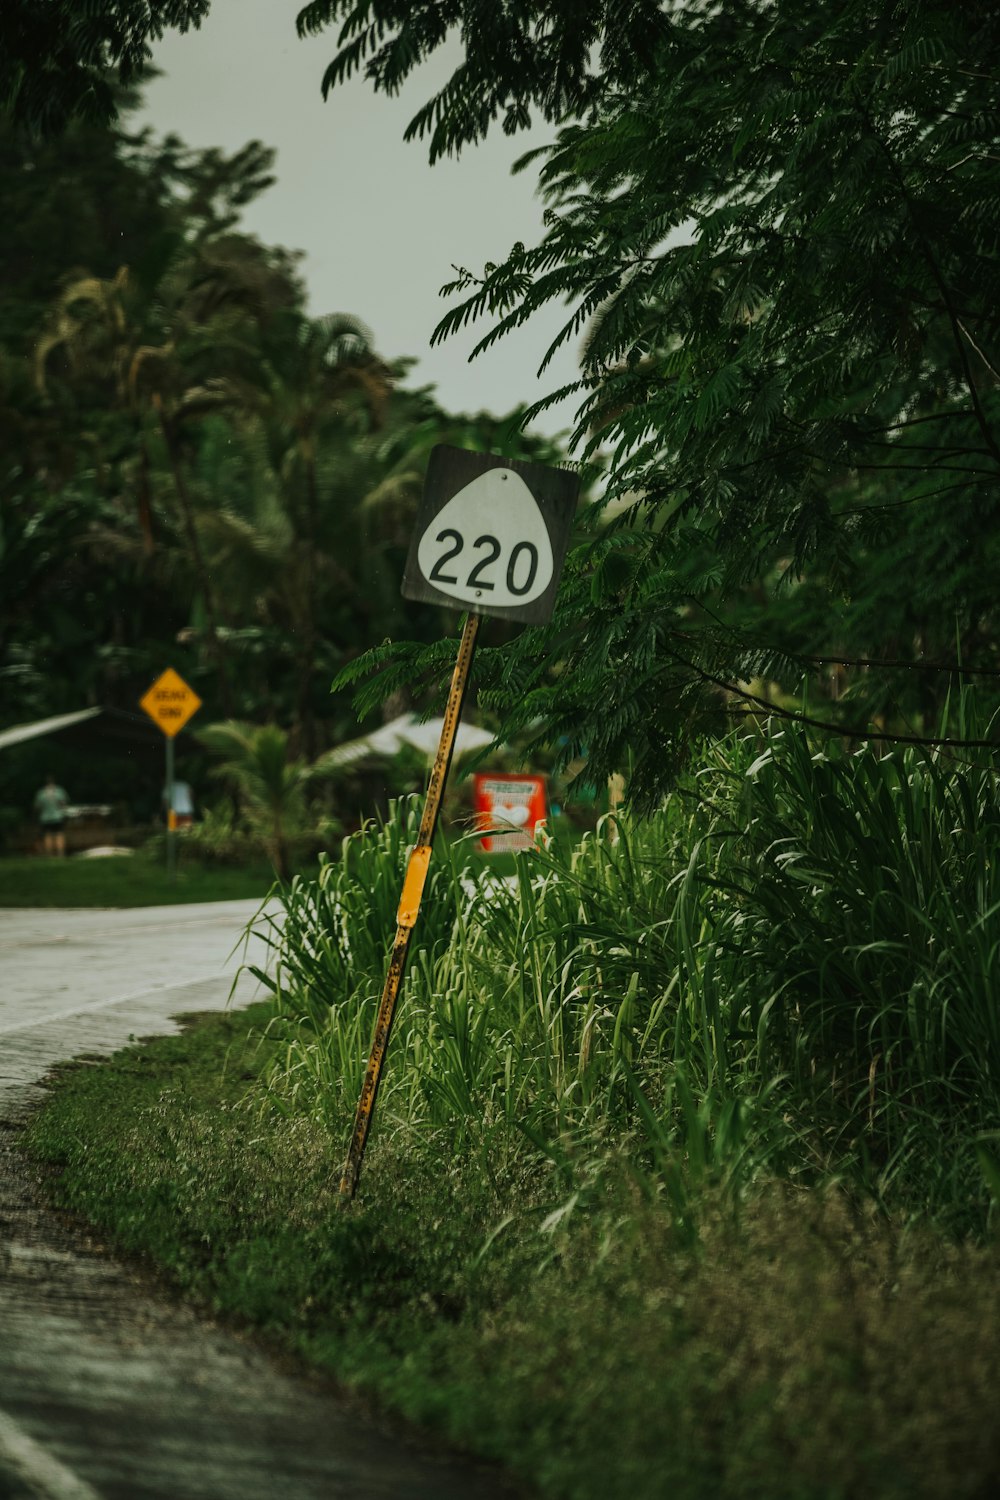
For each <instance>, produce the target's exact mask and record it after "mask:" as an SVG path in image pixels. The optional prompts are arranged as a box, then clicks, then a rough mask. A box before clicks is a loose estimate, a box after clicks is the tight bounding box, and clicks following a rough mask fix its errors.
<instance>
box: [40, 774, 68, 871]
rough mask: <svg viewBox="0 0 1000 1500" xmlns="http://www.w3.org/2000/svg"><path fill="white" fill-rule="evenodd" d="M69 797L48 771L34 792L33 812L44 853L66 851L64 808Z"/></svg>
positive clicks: (63, 853) (66, 806) (61, 853)
mask: <svg viewBox="0 0 1000 1500" xmlns="http://www.w3.org/2000/svg"><path fill="white" fill-rule="evenodd" d="M68 807H69V798H68V797H67V795H66V793H65V792H64V791H63V789H62V787H61V786H58V785H57V784H56V779H55V777H54V776H53V775H52V774H51V773H50V774H49V775H48V776H46V778H45V785H44V786H43V787H42V788H41V790H40V791H38V792H36V793H35V812H36V813H37V814H38V822H39V825H40V827H41V830H42V846H43V848H44V850H45V853H46V854H57V855H59V856H60V857H62V856H63V855H65V853H66V834H65V828H66V809H67V808H68Z"/></svg>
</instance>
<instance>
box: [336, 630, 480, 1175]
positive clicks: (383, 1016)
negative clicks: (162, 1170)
mask: <svg viewBox="0 0 1000 1500" xmlns="http://www.w3.org/2000/svg"><path fill="white" fill-rule="evenodd" d="M478 632H479V616H478V615H472V614H470V615H468V616H467V617H466V621H465V629H464V630H463V631H462V639H461V642H460V644H459V648H458V660H457V661H456V662H455V670H454V672H453V673H452V678H451V688H450V690H449V693H448V704H447V707H446V708H445V711H444V722H443V723H442V725H441V739H440V741H439V742H438V748H437V755H436V757H435V759H434V767H433V770H432V771H431V779H430V784H429V785H428V788H427V801H426V802H425V803H424V811H423V816H422V817H421V819H420V831H419V833H418V834H417V842H416V843H415V844H414V846H413V849H412V851H411V853H410V858H409V862H408V864H407V866H406V879H405V880H404V881H403V893H402V895H401V896H400V898H399V909H398V911H397V912H396V941H395V942H394V943H393V946H392V957H391V958H390V960H389V971H388V973H387V974H386V976H385V988H384V989H383V991H382V999H381V1000H380V1001H379V1007H378V1017H377V1019H376V1021H375V1035H374V1038H373V1040H372V1050H371V1055H370V1056H369V1058H368V1068H367V1070H366V1072H365V1081H364V1083H363V1084H362V1086H361V1098H360V1099H359V1100H358V1108H357V1113H356V1114H355V1116H354V1133H353V1134H352V1136H351V1144H350V1146H349V1148H348V1151H347V1161H346V1163H345V1165H344V1173H343V1176H342V1177H341V1179H340V1194H341V1198H342V1199H346V1200H347V1201H348V1202H350V1200H351V1199H352V1198H353V1197H354V1193H355V1190H356V1189H357V1186H358V1177H359V1176H360V1173H361V1162H362V1160H363V1158H364V1154H365V1142H366V1141H367V1139H368V1128H369V1126H370V1125H371V1119H372V1111H373V1110H374V1108H375V1100H376V1098H377V1097H378V1086H379V1082H380V1080H381V1077H382V1066H383V1064H384V1062H385V1053H386V1048H387V1047H388V1045H389V1034H390V1032H391V1031H392V1018H393V1015H394V1014H395V1010H396V1000H397V998H398V996H399V988H400V985H401V984H402V982H403V974H404V972H405V970H406V954H407V950H408V948H409V945H410V934H411V933H412V931H413V928H414V926H415V924H416V920H417V914H418V912H419V911H420V898H421V896H422V895H423V891H424V882H425V880H426V879H427V869H428V866H429V865H430V862H431V845H432V844H433V842H434V832H435V830H436V828H437V821H438V814H439V812H440V811H441V799H442V797H443V795H444V787H445V782H446V780H447V777H448V768H449V766H450V765H451V755H452V751H453V750H454V748H455V732H456V730H457V729H458V721H459V719H460V717H461V714H462V703H463V701H464V699H465V689H466V687H467V685H468V681H469V668H470V667H471V665H472V656H473V652H474V651H475V648H476V636H477V634H478Z"/></svg>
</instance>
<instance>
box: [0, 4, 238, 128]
mask: <svg viewBox="0 0 1000 1500" xmlns="http://www.w3.org/2000/svg"><path fill="white" fill-rule="evenodd" d="M209 3H210V0H87V3H86V4H81V3H80V0H4V4H3V6H2V8H0V111H3V112H5V113H6V114H7V115H8V116H9V118H10V119H11V120H12V121H13V122H14V124H16V125H19V126H27V127H29V128H31V129H32V130H37V131H40V132H42V133H44V134H49V133H52V132H56V131H59V130H61V129H62V128H63V127H64V126H65V125H66V124H67V123H68V122H69V121H70V120H74V119H83V120H89V121H94V122H107V121H109V120H112V119H114V118H115V116H116V114H117V95H116V83H117V84H128V83H132V82H135V81H137V80H138V79H139V78H140V77H141V75H142V72H143V69H144V67H145V65H146V64H147V63H148V61H149V56H150V53H149V43H150V42H151V41H156V40H158V39H159V38H160V37H161V36H162V35H163V34H164V32H165V31H167V30H170V29H172V28H177V29H178V30H180V31H187V30H188V29H189V28H190V27H191V26H197V25H199V24H200V22H201V21H202V20H203V19H204V17H205V16H206V15H207V13H208V8H209Z"/></svg>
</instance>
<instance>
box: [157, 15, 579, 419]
mask: <svg viewBox="0 0 1000 1500" xmlns="http://www.w3.org/2000/svg"><path fill="white" fill-rule="evenodd" d="M301 3H302V0H213V4H212V9H211V12H210V15H209V17H208V19H207V21H206V22H205V23H204V24H203V26H202V27H201V30H200V31H196V32H189V33H188V34H187V35H185V36H180V35H178V34H177V33H168V35H167V36H165V37H164V39H163V40H162V42H160V43H158V44H157V46H156V47H155V49H154V61H155V64H156V66H157V67H158V68H160V69H162V71H163V75H164V76H163V77H161V78H158V79H156V80H154V81H153V82H152V83H150V84H149V85H148V87H147V89H146V95H145V98H146V103H145V106H144V108H143V110H142V111H141V112H140V113H139V115H138V117H137V119H136V123H137V124H145V125H150V126H152V127H153V129H154V130H155V131H156V132H157V133H159V134H161V135H165V134H167V132H168V131H175V132H176V133H177V134H178V135H179V136H180V137H181V139H182V140H184V141H185V142H186V143H187V144H188V145H191V146H202V147H207V146H219V147H222V148H223V149H224V150H226V151H234V150H237V149H238V148H239V147H241V146H243V145H245V144H246V142H247V141H249V140H253V139H257V140H260V141H263V142H264V143H265V145H269V146H273V147H276V148H277V152H278V157H277V163H276V168H275V171H276V176H277V179H278V180H277V182H276V184H275V186H274V187H272V188H271V189H270V190H269V191H268V192H267V193H265V194H264V195H263V196H262V197H261V198H260V199H258V201H257V202H256V203H254V204H252V205H251V206H250V208H249V209H248V210H247V211H246V213H245V217H244V223H245V225H246V227H247V229H248V230H249V231H250V232H251V233H253V234H255V235H257V236H258V238H259V239H261V240H263V241H265V242H266V243H268V244H277V245H285V246H287V247H288V248H289V249H293V250H303V251H305V259H304V260H303V262H302V273H303V276H304V279H305V282H306V286H307V288H308V294H309V309H310V311H311V312H312V313H314V314H317V315H318V314H322V313H328V312H350V313H353V314H355V315H356V316H358V317H361V318H362V319H364V321H365V322H366V323H367V324H368V325H369V327H370V328H371V329H372V330H373V331H374V334H375V341H376V345H377V347H378V349H379V352H380V353H382V354H383V355H384V356H385V357H386V358H390V359H391V358H398V357H399V356H400V355H411V356H415V357H417V358H418V360H419V364H418V365H417V366H416V367H415V368H414V369H413V371H412V373H411V375H410V377H409V383H410V384H414V385H417V384H419V385H423V384H428V383H431V384H434V385H435V386H436V387H437V393H438V398H439V400H440V401H441V403H442V404H443V405H444V406H445V407H447V408H449V409H451V410H453V411H467V412H475V411H480V410H487V411H493V412H496V413H498V414H499V413H502V412H506V411H508V410H510V408H511V407H513V406H514V405H516V404H517V403H518V402H523V401H533V400H536V399H538V397H540V396H542V395H544V394H546V393H547V392H549V391H551V390H555V389H556V388H557V387H559V386H561V385H565V384H567V383H568V382H569V381H570V380H573V379H575V378H576V374H577V367H576V357H575V349H576V342H575V341H571V342H570V344H569V345H567V346H566V347H565V348H564V349H562V350H560V352H559V355H558V356H557V357H556V359H555V360H554V361H553V363H552V364H551V365H550V366H549V369H548V370H547V372H546V373H545V375H544V376H543V377H542V379H541V380H539V379H538V378H537V375H536V372H537V369H538V366H539V364H540V363H541V359H542V357H543V355H544V352H545V350H546V348H547V347H548V344H549V342H550V341H551V339H552V337H553V336H554V335H555V333H556V332H557V331H558V329H559V327H560V326H561V324H562V321H563V309H562V308H561V307H556V308H548V309H546V310H545V311H544V312H543V313H542V314H541V315H540V316H539V317H538V318H537V319H536V320H535V322H534V324H529V325H528V327H527V328H526V329H521V330H518V331H517V332H516V333H512V334H510V335H508V336H507V338H505V339H503V340H501V342H500V343H499V344H498V345H496V346H494V348H492V349H490V350H488V351H487V352H486V353H485V354H482V355H480V356H479V357H478V358H477V359H476V360H474V361H473V362H472V363H471V364H470V363H469V362H468V355H469V352H470V351H471V349H472V347H473V345H474V343H475V342H476V338H477V337H478V336H479V335H477V334H476V333H475V330H473V332H472V333H469V332H465V333H463V334H460V335H456V336H455V337H454V338H452V339H449V340H448V341H447V342H446V343H445V344H444V345H441V346H438V347H436V348H434V349H432V348H431V347H430V338H431V333H432V331H433V329H434V326H435V324H436V323H437V322H438V320H439V319H440V318H441V317H442V316H443V314H444V312H445V311H446V310H447V307H448V305H449V304H448V303H447V302H445V301H444V300H442V299H441V298H440V297H439V295H438V293H439V291H440V288H441V286H442V284H443V283H444V282H446V281H448V280H450V279H451V278H452V274H453V273H452V269H451V268H452V265H453V264H455V265H461V266H467V267H469V268H470V269H471V270H474V271H477V272H478V271H481V269H482V267H483V265H484V263H485V262H486V261H488V260H494V261H496V260H500V259H501V258H502V257H503V256H504V255H505V254H506V252H507V251H508V250H509V248H510V246H511V245H512V244H513V243H514V242H515V241H516V240H523V241H525V243H529V244H530V243H533V242H535V241H536V240H537V238H538V236H539V234H540V232H541V216H542V205H541V203H540V201H539V200H538V199H537V198H536V197H535V196H534V187H535V180H536V179H535V175H534V174H533V173H532V171H531V170H530V169H529V170H528V171H526V172H524V173H522V174H521V175H520V176H518V177H511V175H510V166H511V163H512V162H514V161H515V160H516V159H517V157H518V156H520V155H521V154H522V153H523V152H524V151H527V150H529V149H530V148H531V147H533V146H536V145H542V144H544V143H545V142H546V141H547V140H548V139H550V132H549V129H548V127H546V126H544V125H540V126H539V127H536V128H535V129H533V130H532V131H531V132H525V133H523V134H521V135H517V136H515V137H514V138H513V139H508V138H507V137H505V136H504V135H503V134H502V133H501V132H500V130H499V129H497V131H496V134H495V135H494V136H491V137H490V139H488V140H487V142H486V143H485V144H483V145H481V146H477V147H471V148H468V149H467V150H466V151H465V152H463V154H462V156H461V158H460V159H459V160H458V161H455V160H454V159H451V158H447V159H445V160H442V161H439V162H438V163H437V164H436V165H435V166H434V167H430V166H429V165H428V162H427V143H426V141H423V142H421V141H415V142H413V143H411V144H407V143H406V142H405V141H404V140H403V132H404V130H405V128H406V125H407V124H408V123H409V121H410V119H411V118H412V116H413V115H414V114H415V113H416V111H417V109H418V108H419V107H420V106H421V105H422V104H423V103H424V102H425V101H426V100H427V99H428V98H429V97H430V95H431V93H432V92H433V91H434V89H435V87H436V86H437V85H438V84H439V83H440V82H441V81H443V80H444V79H445V78H446V77H447V76H448V74H449V73H450V71H451V66H453V64H454V60H455V58H456V57H457V56H458V55H459V53H458V48H457V47H456V48H455V49H453V50H452V52H451V53H450V56H449V57H448V59H446V60H444V61H442V62H439V61H438V60H437V59H436V58H435V60H434V62H433V63H432V64H430V65H426V66H425V67H424V68H423V69H422V70H420V72H419V73H418V74H417V75H416V76H415V78H412V79H411V80H410V81H409V83H408V85H407V87H406V89H405V90H404V91H403V93H402V94H401V95H399V96H398V97H396V98H393V99H389V98H387V97H386V96H385V95H382V94H378V95H376V94H375V93H374V91H373V90H372V88H371V86H370V85H369V84H368V83H366V82H365V81H364V80H363V79H361V78H358V77H354V78H353V79H352V80H351V81H350V82H349V83H347V84H345V85H342V86H341V87H340V88H338V89H336V90H334V91H333V93H332V94H331V95H330V97H329V99H328V100H327V101H326V102H325V103H324V101H323V97H322V92H321V82H322V77H323V72H324V70H325V68H326V65H327V63H328V62H329V61H330V60H331V58H332V57H333V55H334V53H335V51H336V32H335V30H332V29H331V30H330V31H328V32H325V33H324V34H323V35H321V36H320V37H315V38H309V39H308V40H305V41H300V40H299V38H298V37H297V35H296V32H295V17H296V14H297V12H298V10H299V9H300V6H301ZM487 327H488V324H486V323H483V324H482V325H481V326H480V327H479V334H482V333H484V332H485V331H486V329H487ZM574 404H575V403H574V402H573V401H570V402H564V403H562V404H561V405H560V406H559V407H557V408H553V409H552V411H551V412H548V413H546V414H545V415H544V416H543V417H542V418H541V419H540V420H539V421H538V423H537V424H536V425H537V427H538V428H540V429H541V430H542V431H545V432H548V433H555V432H558V431H560V430H565V429H566V428H568V427H569V425H570V423H571V421H572V416H573V407H574Z"/></svg>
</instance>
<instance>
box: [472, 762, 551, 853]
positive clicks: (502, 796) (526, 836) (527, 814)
mask: <svg viewBox="0 0 1000 1500" xmlns="http://www.w3.org/2000/svg"><path fill="white" fill-rule="evenodd" d="M472 780H473V784H474V787H475V792H474V797H475V806H476V827H477V828H481V829H482V830H483V831H484V836H483V841H482V843H483V848H484V849H485V850H487V851H488V852H489V853H491V854H494V853H501V852H502V851H503V850H506V849H528V848H530V847H531V845H532V844H533V843H534V842H535V832H536V830H537V828H538V825H539V823H544V821H545V819H546V817H547V816H548V804H547V799H546V795H545V777H544V776H496V775H493V776H488V775H478V776H474V777H473V778H472ZM487 830H489V832H487Z"/></svg>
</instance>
